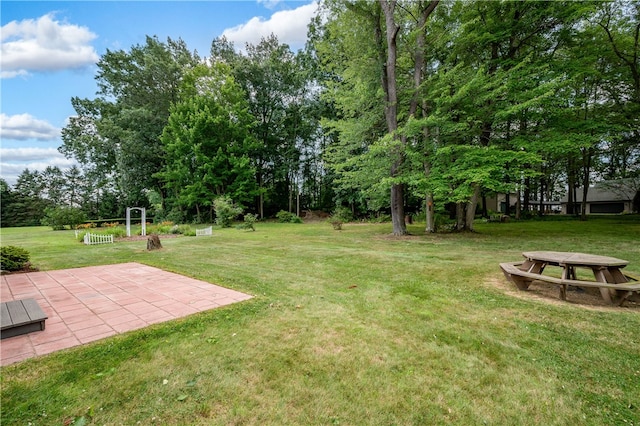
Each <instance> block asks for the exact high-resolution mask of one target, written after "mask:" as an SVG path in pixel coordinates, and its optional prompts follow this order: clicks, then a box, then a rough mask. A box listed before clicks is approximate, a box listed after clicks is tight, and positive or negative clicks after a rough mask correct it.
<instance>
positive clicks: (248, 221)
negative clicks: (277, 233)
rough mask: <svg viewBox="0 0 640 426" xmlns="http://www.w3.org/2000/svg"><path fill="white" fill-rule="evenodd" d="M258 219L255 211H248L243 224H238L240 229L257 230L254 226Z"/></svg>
mask: <svg viewBox="0 0 640 426" xmlns="http://www.w3.org/2000/svg"><path fill="white" fill-rule="evenodd" d="M257 221H258V215H255V214H253V213H247V214H245V215H244V222H243V223H242V225H238V229H247V230H249V229H250V230H252V231H255V230H256V228H255V227H254V226H253V225H254V224H255V223H256V222H257Z"/></svg>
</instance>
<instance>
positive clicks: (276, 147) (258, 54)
mask: <svg viewBox="0 0 640 426" xmlns="http://www.w3.org/2000/svg"><path fill="white" fill-rule="evenodd" d="M231 48H232V47H231V45H230V44H229V43H228V42H226V41H225V40H214V43H213V45H212V57H219V58H222V59H223V60H224V61H226V62H232V63H233V70H234V76H235V78H236V81H237V82H238V84H240V85H241V87H242V88H243V89H244V91H245V93H246V94H247V96H248V100H249V109H250V111H251V113H252V114H253V116H254V119H255V122H256V125H255V126H254V127H253V129H252V134H253V136H254V138H255V140H256V141H257V142H258V144H257V145H256V146H255V149H254V150H253V152H251V159H252V162H253V164H254V166H255V169H256V180H257V182H258V186H259V188H260V193H259V199H258V203H257V209H258V212H259V214H260V217H264V216H265V213H266V211H273V212H275V211H278V210H279V209H280V207H281V206H282V205H283V204H284V203H286V202H289V205H290V206H291V200H292V197H293V193H294V192H295V191H296V187H297V185H296V183H295V182H296V180H297V176H298V174H299V171H300V163H301V157H302V150H303V149H304V147H305V146H309V145H308V144H309V143H310V142H312V141H313V140H314V139H315V138H316V132H315V130H316V128H317V126H313V120H306V118H307V117H308V116H307V115H306V114H305V113H306V111H308V110H307V109H306V105H307V104H308V102H307V101H308V100H309V98H308V97H307V95H308V93H309V92H308V89H309V87H308V84H307V78H306V76H307V74H306V73H305V71H304V64H305V62H304V61H303V60H302V57H301V56H300V55H298V56H297V55H295V54H294V53H292V52H291V50H290V48H289V46H288V45H286V44H281V43H280V42H279V41H278V38H277V37H276V36H275V35H273V34H272V35H270V36H269V37H266V38H263V39H262V40H261V41H260V43H258V44H257V45H252V44H247V46H246V52H247V53H246V55H236V56H233V55H232V54H231ZM265 205H266V207H265Z"/></svg>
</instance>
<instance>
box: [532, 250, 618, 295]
mask: <svg viewBox="0 0 640 426" xmlns="http://www.w3.org/2000/svg"><path fill="white" fill-rule="evenodd" d="M522 256H524V258H525V259H526V260H525V262H524V263H523V265H522V268H521V269H522V270H524V271H527V272H530V273H534V274H542V271H544V268H545V267H546V266H547V265H553V266H559V267H561V268H562V280H576V268H587V269H591V270H592V271H593V275H594V277H595V280H596V281H597V282H600V283H608V284H623V283H627V282H629V280H628V279H627V277H626V276H625V275H624V274H623V273H622V271H621V269H622V268H624V267H625V266H627V265H628V264H629V262H628V261H626V260H622V259H616V258H615V257H609V256H598V255H593V254H585V253H570V252H559V251H528V252H524V253H522ZM561 291H564V292H566V286H562V287H561ZM616 293H617V291H616V290H615V288H611V287H600V294H601V295H602V298H603V299H604V300H606V301H607V302H609V303H612V298H615V297H616ZM562 296H564V297H563V299H564V298H566V293H565V294H563V295H562Z"/></svg>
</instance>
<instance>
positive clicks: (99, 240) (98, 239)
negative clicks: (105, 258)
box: [84, 232, 113, 245]
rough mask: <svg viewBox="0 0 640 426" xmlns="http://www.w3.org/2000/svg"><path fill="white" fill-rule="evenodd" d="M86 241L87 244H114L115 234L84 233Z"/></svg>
mask: <svg viewBox="0 0 640 426" xmlns="http://www.w3.org/2000/svg"><path fill="white" fill-rule="evenodd" d="M84 243H85V244H87V245H94V244H113V235H98V234H90V233H88V232H87V233H86V234H84Z"/></svg>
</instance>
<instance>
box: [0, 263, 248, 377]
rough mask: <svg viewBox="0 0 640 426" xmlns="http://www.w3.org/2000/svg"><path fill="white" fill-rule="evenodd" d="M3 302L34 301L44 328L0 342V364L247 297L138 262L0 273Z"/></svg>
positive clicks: (0, 292) (43, 353) (246, 297)
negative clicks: (21, 272) (44, 317)
mask: <svg viewBox="0 0 640 426" xmlns="http://www.w3.org/2000/svg"><path fill="white" fill-rule="evenodd" d="M1 278H2V285H1V287H0V295H1V296H2V297H1V299H2V301H3V302H7V301H10V300H16V299H26V298H33V299H36V301H37V302H38V304H39V305H40V307H41V308H42V310H43V311H44V312H45V313H46V314H47V316H48V317H49V318H48V319H47V321H46V323H45V330H43V331H36V332H33V333H29V334H24V335H22V336H15V337H10V338H8V339H3V340H1V341H0V354H1V365H9V364H12V363H14V362H18V361H22V360H24V359H27V358H31V357H34V356H38V355H45V354H48V353H51V352H55V351H58V350H61V349H66V348H70V347H72V346H77V345H81V344H83V343H89V342H93V341H95V340H99V339H102V338H105V337H109V336H113V335H115V334H118V333H123V332H126V331H131V330H136V329H139V328H142V327H146V326H148V325H150V324H156V323H159V322H164V321H169V320H172V319H175V318H180V317H184V316H187V315H191V314H194V313H197V312H202V311H206V310H209V309H213V308H217V307H219V306H224V305H228V304H231V303H235V302H240V301H243V300H247V299H250V298H251V296H249V295H247V294H244V293H240V292H238V291H234V290H229V289H227V288H224V287H220V286H217V285H213V284H210V283H207V282H204V281H199V280H196V279H192V278H188V277H185V276H183V275H178V274H174V273H172V272H166V271H163V270H161V269H158V268H154V267H151V266H146V265H142V264H139V263H133V262H131V263H122V264H119V265H105V266H90V267H87V268H77V269H65V270H60V271H45V272H30V273H27V274H15V275H3V276H2V277H1Z"/></svg>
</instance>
